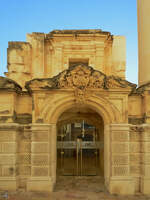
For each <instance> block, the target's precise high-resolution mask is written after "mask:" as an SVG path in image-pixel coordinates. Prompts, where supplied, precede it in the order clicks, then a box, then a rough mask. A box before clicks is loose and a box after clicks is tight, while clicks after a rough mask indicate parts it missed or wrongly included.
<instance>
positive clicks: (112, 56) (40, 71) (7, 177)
mask: <svg viewBox="0 0 150 200" xmlns="http://www.w3.org/2000/svg"><path fill="white" fill-rule="evenodd" d="M125 70H126V47H125V38H124V37H122V36H112V35H111V34H110V33H109V32H103V31H101V30H54V31H52V32H50V33H48V34H44V33H32V34H27V42H9V46H8V72H7V73H6V76H7V78H6V77H0V162H1V165H0V190H17V189H19V188H21V189H24V190H26V191H52V190H53V188H54V187H55V183H56V181H57V176H58V174H57V168H58V162H59V159H58V157H59V155H58V150H57V149H58V148H59V147H58V143H59V141H58V139H57V138H58V136H59V134H60V139H62V138H64V137H65V136H64V135H63V134H62V131H63V130H62V127H63V126H64V125H65V124H67V129H66V133H68V132H69V131H70V130H75V129H72V128H71V127H72V124H73V123H74V124H75V123H76V124H77V125H78V124H81V125H82V123H84V124H85V125H86V126H87V124H90V125H91V127H94V129H87V130H86V129H84V131H83V128H84V124H83V125H82V127H81V128H82V130H81V131H82V132H81V133H82V136H83V137H84V136H85V135H84V134H86V131H88V134H89V135H90V134H91V135H92V134H95V132H92V131H93V130H97V132H96V133H97V134H98V135H97V136H96V135H94V136H93V135H92V137H94V139H92V142H91V144H92V145H94V144H96V142H97V144H101V145H100V148H99V149H98V151H97V154H98V156H99V157H98V159H99V163H100V164H99V165H98V166H99V167H98V168H97V169H96V170H97V172H98V173H97V174H98V175H100V176H102V177H103V178H104V182H105V186H106V188H107V189H108V191H109V192H110V193H112V194H135V193H137V192H141V193H143V194H149V193H150V190H149V187H148V186H149V183H150V161H149V157H150V104H149V102H150V84H149V83H147V84H145V85H141V86H140V87H139V88H137V86H136V85H135V84H132V83H130V82H128V81H126V80H125ZM77 127H78V126H77ZM76 130H78V131H80V129H79V128H78V129H76ZM63 133H64V132H63ZM73 134H74V135H73V137H75V134H76V132H75V133H73ZM96 138H99V139H98V140H96ZM76 139H77V141H75V140H74V141H73V142H72V143H69V144H72V145H75V147H76V145H77V151H76V152H77V153H78V152H79V151H81V143H82V145H83V146H85V145H87V143H86V142H87V141H86V142H85V141H84V140H83V139H82V138H79V137H78V138H76ZM70 141H71V139H70ZM61 142H62V141H61ZM94 142H95V143H94ZM59 144H62V143H59ZM78 144H79V146H78ZM89 144H90V141H89ZM69 148H71V147H69ZM78 148H79V149H78ZM85 148H86V146H85ZM91 148H92V147H91ZM94 148H95V147H94ZM60 149H61V147H60ZM65 152H66V150H63V152H61V153H63V154H65ZM84 152H85V151H84V150H83V153H84ZM87 152H92V151H87ZM68 155H69V154H68ZM72 155H73V154H72ZM87 155H89V154H87ZM82 156H84V154H83V155H82ZM62 158H63V157H62ZM72 158H75V159H76V157H73V156H72ZM80 158H82V157H81V155H80V156H79V157H77V161H78V159H80ZM63 159H64V158H63ZM90 159H91V161H92V159H93V157H90ZM85 160H86V159H85ZM60 162H61V159H60ZM80 164H82V163H81V162H80ZM90 165H92V162H91V163H90V164H88V166H89V167H91V166H90ZM79 167H80V175H81V166H79ZM77 169H78V166H77ZM90 169H92V168H90ZM85 171H86V170H85ZM83 172H84V170H83ZM75 173H76V172H75ZM88 173H91V172H88ZM77 175H78V174H77Z"/></svg>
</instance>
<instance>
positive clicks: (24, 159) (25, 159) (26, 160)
mask: <svg viewBox="0 0 150 200" xmlns="http://www.w3.org/2000/svg"><path fill="white" fill-rule="evenodd" d="M18 163H19V164H30V163H31V154H29V153H26V154H19V155H18Z"/></svg>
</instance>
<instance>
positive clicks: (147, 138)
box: [142, 128, 150, 142]
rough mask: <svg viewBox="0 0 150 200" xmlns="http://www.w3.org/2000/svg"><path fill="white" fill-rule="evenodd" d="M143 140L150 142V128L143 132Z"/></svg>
mask: <svg viewBox="0 0 150 200" xmlns="http://www.w3.org/2000/svg"><path fill="white" fill-rule="evenodd" d="M146 129H147V128H146ZM142 141H145V142H150V129H148V130H145V131H144V132H143V133H142Z"/></svg>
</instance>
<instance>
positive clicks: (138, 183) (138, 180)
mask: <svg viewBox="0 0 150 200" xmlns="http://www.w3.org/2000/svg"><path fill="white" fill-rule="evenodd" d="M133 179H134V182H135V192H138V193H139V192H141V191H140V190H141V188H140V186H141V177H134V178H133Z"/></svg>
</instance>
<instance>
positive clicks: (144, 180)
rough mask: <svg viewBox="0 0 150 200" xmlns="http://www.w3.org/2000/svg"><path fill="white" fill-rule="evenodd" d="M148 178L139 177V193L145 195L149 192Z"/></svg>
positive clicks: (149, 180) (149, 179)
mask: <svg viewBox="0 0 150 200" xmlns="http://www.w3.org/2000/svg"><path fill="white" fill-rule="evenodd" d="M149 186H150V178H148V177H141V193H142V194H145V195H149V194H150V189H149Z"/></svg>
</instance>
